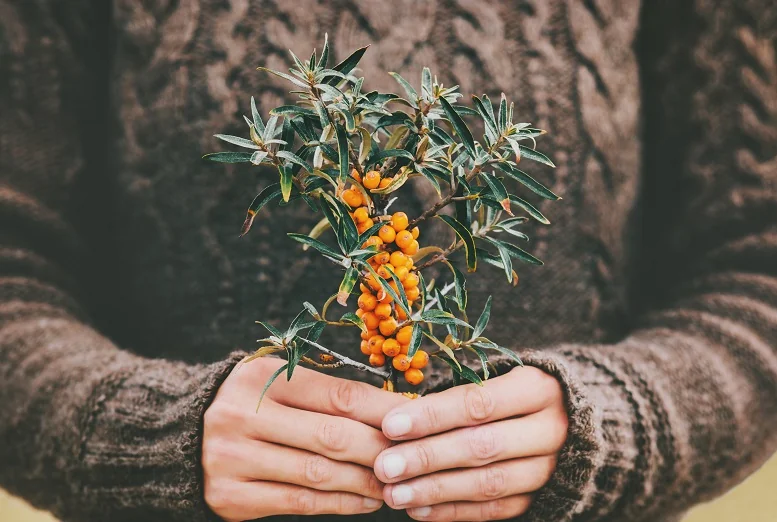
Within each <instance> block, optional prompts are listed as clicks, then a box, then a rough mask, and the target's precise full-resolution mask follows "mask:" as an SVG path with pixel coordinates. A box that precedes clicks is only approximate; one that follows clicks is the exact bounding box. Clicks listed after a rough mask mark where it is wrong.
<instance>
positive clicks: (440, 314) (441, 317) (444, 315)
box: [421, 301, 472, 328]
mask: <svg viewBox="0 0 777 522" xmlns="http://www.w3.org/2000/svg"><path fill="white" fill-rule="evenodd" d="M440 302H441V303H442V301H440ZM421 319H422V320H423V321H425V322H427V323H432V324H439V325H442V326H449V325H458V326H463V327H465V328H472V327H471V326H470V325H469V324H468V323H467V322H466V321H462V320H461V319H459V318H458V317H456V316H454V315H453V314H452V313H450V312H446V311H444V310H435V309H432V310H426V311H425V312H421Z"/></svg>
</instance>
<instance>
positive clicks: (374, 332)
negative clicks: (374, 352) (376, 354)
mask: <svg viewBox="0 0 777 522" xmlns="http://www.w3.org/2000/svg"><path fill="white" fill-rule="evenodd" d="M375 335H378V331H377V330H367V331H366V332H362V333H361V334H360V336H361V338H362V339H364V340H365V341H366V340H369V339H370V337H373V336H375Z"/></svg>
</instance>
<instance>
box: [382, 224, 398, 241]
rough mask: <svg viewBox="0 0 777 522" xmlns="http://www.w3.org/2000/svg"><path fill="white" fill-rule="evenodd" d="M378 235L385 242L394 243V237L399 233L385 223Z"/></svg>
mask: <svg viewBox="0 0 777 522" xmlns="http://www.w3.org/2000/svg"><path fill="white" fill-rule="evenodd" d="M378 236H379V237H380V238H381V239H382V240H383V242H384V243H393V242H394V238H395V237H397V233H396V232H395V231H394V229H393V228H391V227H390V226H388V225H383V226H382V227H380V230H378Z"/></svg>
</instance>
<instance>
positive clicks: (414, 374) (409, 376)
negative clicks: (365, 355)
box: [370, 355, 424, 386]
mask: <svg viewBox="0 0 777 522" xmlns="http://www.w3.org/2000/svg"><path fill="white" fill-rule="evenodd" d="M373 357H374V355H370V362H372V358H373ZM405 380H406V381H407V382H408V383H409V384H411V385H413V386H418V385H419V384H421V383H422V382H423V380H424V372H422V371H421V370H418V369H416V368H412V367H411V368H410V369H409V370H407V371H406V372H405Z"/></svg>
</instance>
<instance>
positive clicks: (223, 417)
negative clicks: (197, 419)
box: [203, 402, 243, 430]
mask: <svg viewBox="0 0 777 522" xmlns="http://www.w3.org/2000/svg"><path fill="white" fill-rule="evenodd" d="M242 420H243V413H242V412H241V411H240V410H239V409H238V408H235V407H232V406H228V405H226V404H224V403H222V402H216V403H213V404H211V406H210V408H208V409H207V410H205V414H204V415H203V424H204V426H205V429H208V430H211V429H215V430H219V429H221V428H227V427H229V428H230V429H231V428H232V427H234V426H235V424H236V423H239V422H242Z"/></svg>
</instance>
